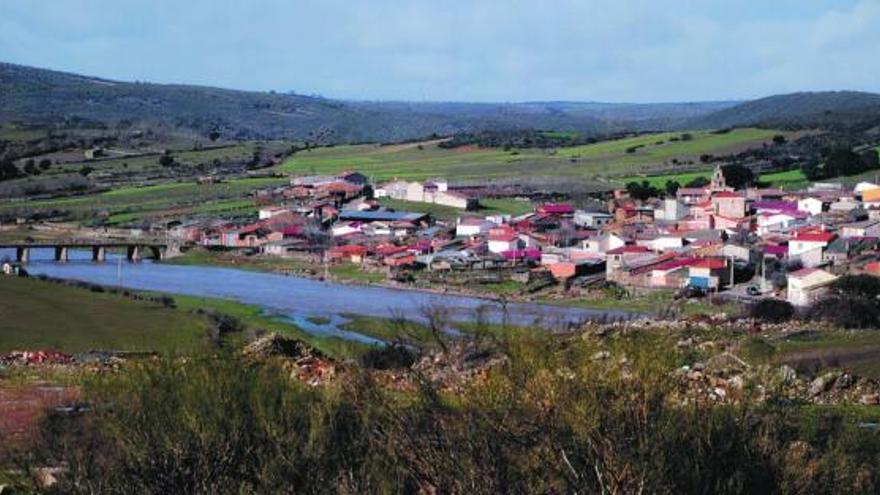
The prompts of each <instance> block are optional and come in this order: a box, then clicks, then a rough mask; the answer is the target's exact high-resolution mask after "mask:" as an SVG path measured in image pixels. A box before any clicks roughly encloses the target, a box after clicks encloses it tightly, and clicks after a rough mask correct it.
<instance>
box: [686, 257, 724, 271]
mask: <svg viewBox="0 0 880 495" xmlns="http://www.w3.org/2000/svg"><path fill="white" fill-rule="evenodd" d="M691 266H692V267H694V268H708V269H710V270H720V269H722V268H724V267H725V266H727V265H726V263H725V261H724V259H723V258H704V259H701V260H698V261H696V262H695V263H693V264H691Z"/></svg>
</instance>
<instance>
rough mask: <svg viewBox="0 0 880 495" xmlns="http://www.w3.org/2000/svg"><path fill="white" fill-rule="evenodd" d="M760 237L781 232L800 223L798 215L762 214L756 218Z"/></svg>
mask: <svg viewBox="0 0 880 495" xmlns="http://www.w3.org/2000/svg"><path fill="white" fill-rule="evenodd" d="M755 220H756V224H757V229H756V231H757V233H758V235H767V234H769V233H771V232H780V231H783V230H785V229H788V228H789V227H791V226H792V225H794V224H795V223H796V222H797V221H798V217H797V215H794V214H792V213H785V212H773V213H760V214H758V215H757V216H756V218H755Z"/></svg>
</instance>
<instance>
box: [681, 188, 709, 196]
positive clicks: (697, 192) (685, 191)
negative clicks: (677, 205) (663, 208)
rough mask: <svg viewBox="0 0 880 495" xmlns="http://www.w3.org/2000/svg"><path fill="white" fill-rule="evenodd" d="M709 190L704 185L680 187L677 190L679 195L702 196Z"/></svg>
mask: <svg viewBox="0 0 880 495" xmlns="http://www.w3.org/2000/svg"><path fill="white" fill-rule="evenodd" d="M707 192H708V189H705V188H702V187H680V188H679V189H678V191H676V195H677V196H702V195H704V194H706V193H707Z"/></svg>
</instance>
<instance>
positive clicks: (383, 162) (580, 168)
mask: <svg viewBox="0 0 880 495" xmlns="http://www.w3.org/2000/svg"><path fill="white" fill-rule="evenodd" d="M779 133H780V131H774V130H764V129H736V130H733V131H730V132H727V133H724V134H715V133H712V132H708V131H693V132H690V133H689V134H691V136H692V139H690V140H686V141H685V140H681V139H680V138H681V136H682V133H659V134H647V135H642V136H637V137H630V138H624V139H617V140H612V141H603V142H599V143H595V144H589V145H584V146H575V147H570V148H560V149H557V150H537V149H527V150H511V151H503V150H500V149H489V148H476V147H462V148H456V149H452V150H449V149H444V148H440V147H439V146H437V143H436V142H432V143H421V144H408V145H391V146H380V145H357V146H336V147H327V148H317V149H313V150H310V151H302V152H299V153H297V154H296V155H294V156H292V157H290V158H289V159H288V160H287V161H285V162H284V163H283V164H282V165H280V167H279V168H280V170H282V171H285V172H293V173H297V174H336V173H338V172H341V171H343V170H348V169H353V170H360V171H361V172H363V173H365V174H367V175H368V176H370V177H371V179H373V180H374V181H377V180H389V179H394V178H399V179H429V178H432V177H445V178H449V179H459V180H462V179H515V178H525V177H529V178H531V177H577V178H580V179H594V178H598V177H617V176H625V175H631V174H634V173H648V172H652V171H654V172H657V171H660V170H669V169H671V168H673V167H675V166H676V165H675V164H674V163H673V160H676V161H679V162H686V161H696V162H698V161H699V156H700V155H702V154H716V155H722V154H727V153H734V152H737V151H742V150H743V149H746V148H749V147H755V146H761V145H762V144H763V143H765V142H769V141H770V140H771V139H772V137H773V136H774V135H776V134H779ZM673 138H678V139H679V140H677V141H672V139H673ZM635 146H642V147H640V148H638V149H636V150H635V151H633V152H631V153H629V152H627V150H628V149H629V148H632V147H635Z"/></svg>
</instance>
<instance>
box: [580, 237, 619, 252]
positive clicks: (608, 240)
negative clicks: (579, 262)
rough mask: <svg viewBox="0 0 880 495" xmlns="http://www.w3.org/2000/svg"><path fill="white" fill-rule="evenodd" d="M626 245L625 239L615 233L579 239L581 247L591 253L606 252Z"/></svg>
mask: <svg viewBox="0 0 880 495" xmlns="http://www.w3.org/2000/svg"><path fill="white" fill-rule="evenodd" d="M625 245H626V241H624V240H623V238H621V237H619V236H617V235H616V234H604V235H600V236H597V237H593V238H590V239H584V240H583V241H581V249H584V250H586V251H589V252H591V253H607V252H608V251H611V250H612V249H617V248H619V247H623V246H625Z"/></svg>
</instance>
